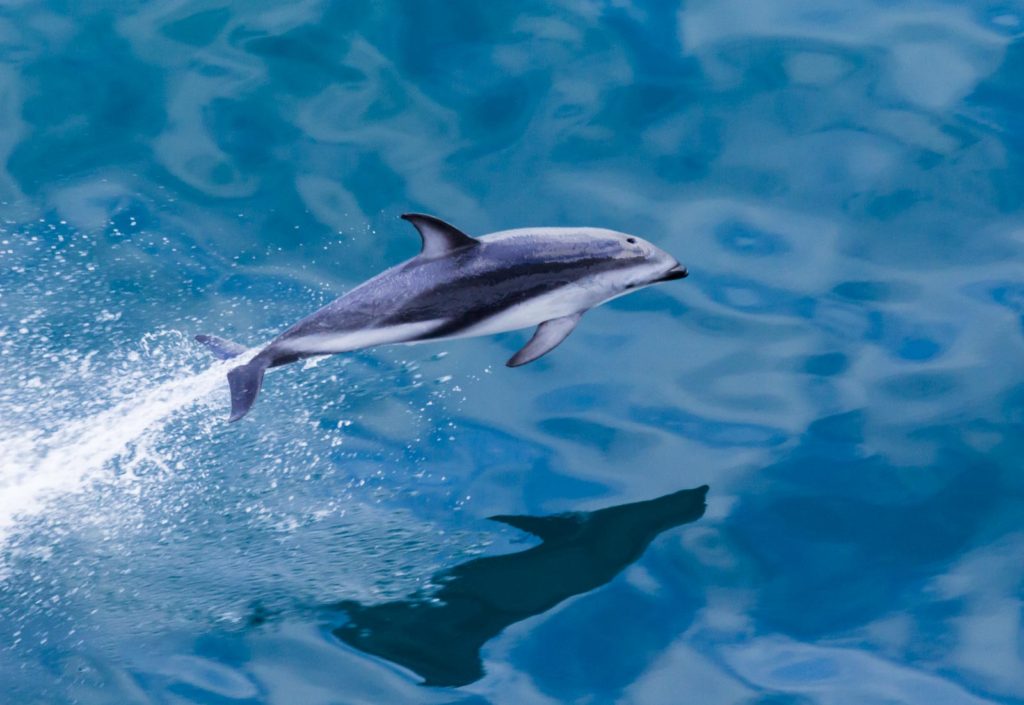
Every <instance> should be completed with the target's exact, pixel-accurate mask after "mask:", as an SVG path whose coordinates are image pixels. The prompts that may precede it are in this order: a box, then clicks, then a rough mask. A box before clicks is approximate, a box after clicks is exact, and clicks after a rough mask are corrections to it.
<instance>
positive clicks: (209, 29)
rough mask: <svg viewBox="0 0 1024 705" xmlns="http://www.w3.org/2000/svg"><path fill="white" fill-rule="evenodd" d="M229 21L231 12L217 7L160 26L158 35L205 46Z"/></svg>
mask: <svg viewBox="0 0 1024 705" xmlns="http://www.w3.org/2000/svg"><path fill="white" fill-rule="evenodd" d="M230 19H231V10H230V9H228V8H226V7H218V8H215V9H212V10H203V11H200V12H194V13H192V14H188V15H185V16H184V17H181V18H180V19H177V20H174V21H172V22H168V23H166V24H164V25H161V26H160V33H161V34H162V35H164V36H165V37H167V38H168V39H173V40H174V41H176V42H181V43H183V44H189V45H191V46H196V47H199V46H205V45H207V44H210V43H211V42H212V41H213V40H214V39H216V38H217V37H218V36H219V35H220V33H221V31H223V29H224V27H225V26H226V25H227V23H228V20H230Z"/></svg>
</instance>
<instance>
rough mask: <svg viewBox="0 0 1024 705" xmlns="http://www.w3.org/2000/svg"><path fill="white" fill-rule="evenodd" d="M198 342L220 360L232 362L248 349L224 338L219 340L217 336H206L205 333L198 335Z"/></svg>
mask: <svg viewBox="0 0 1024 705" xmlns="http://www.w3.org/2000/svg"><path fill="white" fill-rule="evenodd" d="M196 340H198V341H199V342H200V343H202V344H203V345H205V346H206V347H207V348H208V349H209V350H210V352H212V353H213V355H214V357H216V358H217V359H218V360H230V359H231V358H233V357H238V356H239V355H241V354H242V353H244V352H245V351H246V349H247V348H246V347H245V346H244V345H239V344H238V343H233V342H231V341H230V340H225V339H224V338H218V337H217V336H215V335H206V334H205V333H204V334H202V335H197V336H196Z"/></svg>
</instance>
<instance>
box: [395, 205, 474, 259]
mask: <svg viewBox="0 0 1024 705" xmlns="http://www.w3.org/2000/svg"><path fill="white" fill-rule="evenodd" d="M402 218H403V219H404V220H408V221H409V222H410V223H412V225H413V227H414V228H416V229H417V230H418V231H419V233H420V237H421V238H423V249H422V250H421V251H420V255H421V256H423V257H440V256H442V255H446V254H448V253H449V252H452V251H454V250H458V249H460V248H463V247H469V246H472V245H479V244H480V241H479V240H476V239H474V238H471V237H470V236H469V235H467V234H466V233H464V232H462V231H461V230H459V229H458V228H456V227H455V226H454V225H449V224H448V223H446V222H444V221H443V220H441V219H440V218H435V217H434V216H432V215H423V214H422V213H404V214H403V215H402Z"/></svg>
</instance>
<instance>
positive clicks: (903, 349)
mask: <svg viewBox="0 0 1024 705" xmlns="http://www.w3.org/2000/svg"><path fill="white" fill-rule="evenodd" d="M878 323H879V327H878V331H877V333H876V335H877V337H878V338H879V341H880V343H881V345H882V346H883V347H884V348H885V349H886V350H887V351H888V352H889V353H890V354H891V355H893V356H895V357H898V358H900V359H901V360H907V361H910V362H925V361H928V360H933V359H935V358H938V357H940V356H941V355H942V354H943V353H945V351H946V350H947V349H948V348H949V347H950V345H952V344H953V342H954V341H955V340H956V328H955V327H954V326H953V325H952V324H950V323H936V322H924V321H915V320H912V319H909V318H906V317H903V316H896V315H892V314H879V318H878Z"/></svg>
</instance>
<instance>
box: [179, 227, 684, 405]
mask: <svg viewBox="0 0 1024 705" xmlns="http://www.w3.org/2000/svg"><path fill="white" fill-rule="evenodd" d="M402 218H404V219H405V220H407V221H409V222H410V223H412V225H413V226H414V227H415V228H416V230H418V231H419V234H420V237H421V238H422V239H423V249H422V251H421V252H420V253H419V254H418V255H417V256H415V257H413V258H412V259H409V260H406V261H405V262H402V263H401V264H398V265H396V266H394V267H391V268H390V269H387V270H385V271H383V272H381V273H380V274H378V275H377V276H375V277H373V278H372V279H370V280H368V281H366V282H364V283H363V284H360V285H359V286H357V287H356V288H355V289H352V290H351V291H349V292H348V293H347V294H345V295H344V296H342V297H341V298H338V299H335V300H334V301H332V302H331V303H329V304H327V305H326V306H324V307H323V308H321V309H320V310H319V311H317V312H316V313H313V314H311V315H309V316H307V317H306V318H303V319H302V320H301V321H299V322H298V323H296V324H295V325H293V326H292V327H291V328H289V329H288V330H286V331H285V332H283V333H281V334H280V335H279V336H277V337H276V338H274V339H273V340H272V341H271V342H270V343H269V344H268V345H267V346H266V347H264V348H263V349H262V350H260V352H259V353H257V354H256V356H255V357H253V358H252V359H251V360H250V361H249V362H247V363H246V364H244V365H240V366H238V367H235V368H234V369H232V370H231V371H230V372H228V384H229V386H230V387H231V416H230V418H229V419H228V420H229V421H237V420H238V419H240V418H242V417H243V416H245V415H246V414H247V413H248V412H249V409H250V408H252V405H253V403H254V402H255V401H256V395H257V394H259V391H260V387H261V386H262V384H263V374H264V372H266V370H267V369H268V368H271V367H278V366H280V365H287V364H288V363H291V362H296V361H297V360H302V359H305V358H309V357H316V356H320V355H333V354H335V353H342V352H351V351H353V350H359V349H361V348H368V347H372V346H375V345H389V344H393V343H409V344H411V343H421V342H426V341H430V340H449V339H452V338H468V337H473V336H479V335H491V334H494V333H504V332H506V331H511V330H518V329H520V328H528V327H530V326H537V330H536V331H535V332H534V334H533V337H532V338H530V341H529V342H528V343H527V344H526V345H525V346H524V347H523V349H522V350H520V351H519V352H517V353H516V354H515V355H513V356H512V357H511V358H510V359H509V361H508V362H507V363H506V364H507V365H508V366H509V367H517V366H519V365H525V364H526V363H528V362H533V361H534V360H536V359H537V358H539V357H541V356H542V355H544V354H546V353H548V352H550V351H551V350H553V349H554V348H555V347H557V346H558V344H559V343H561V342H562V341H563V340H565V338H566V337H567V336H568V335H569V333H571V332H572V329H573V328H575V327H576V324H577V323H578V322H579V320H580V317H581V316H582V315H583V314H584V313H586V312H587V311H588V310H590V309H592V308H594V307H595V306H598V305H600V304H602V303H604V302H605V301H610V300H611V299H614V298H616V297H619V296H622V295H623V294H628V293H630V292H632V291H636V290H637V289H640V288H642V287H645V286H650V285H651V284H656V283H658V282H663V281H670V280H673V279H682V278H683V277H685V276H686V275H687V271H686V268H685V267H683V266H682V265H681V264H679V262H678V261H676V259H675V258H674V257H672V256H671V255H669V254H668V253H666V252H664V251H662V250H660V249H658V248H657V247H655V246H654V245H652V244H651V243H649V242H647V241H646V240H642V239H641V238H638V237H635V236H633V235H627V234H626V233H620V232H616V231H614V230H605V229H603V228H522V229H519V230H503V231H501V232H496V233H491V234H490V235H483V236H481V237H478V238H474V237H470V236H469V235H467V234H466V233H464V232H462V231H461V230H459V229H458V228H456V227H454V226H452V225H449V224H448V223H446V222H444V221H443V220H441V219H440V218H435V217H433V216H430V215H422V214H418V213H407V214H405V215H403V216H402ZM196 340H198V341H199V342H201V343H203V344H204V345H206V346H207V347H208V348H210V350H211V351H213V353H214V354H215V355H216V356H217V357H220V358H221V359H229V358H232V357H235V356H237V355H240V354H242V353H243V352H245V351H246V348H245V346H243V345H239V344H238V343H233V342H231V341H228V340H224V339H223V338H218V337H216V336H213V335H197V336H196Z"/></svg>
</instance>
